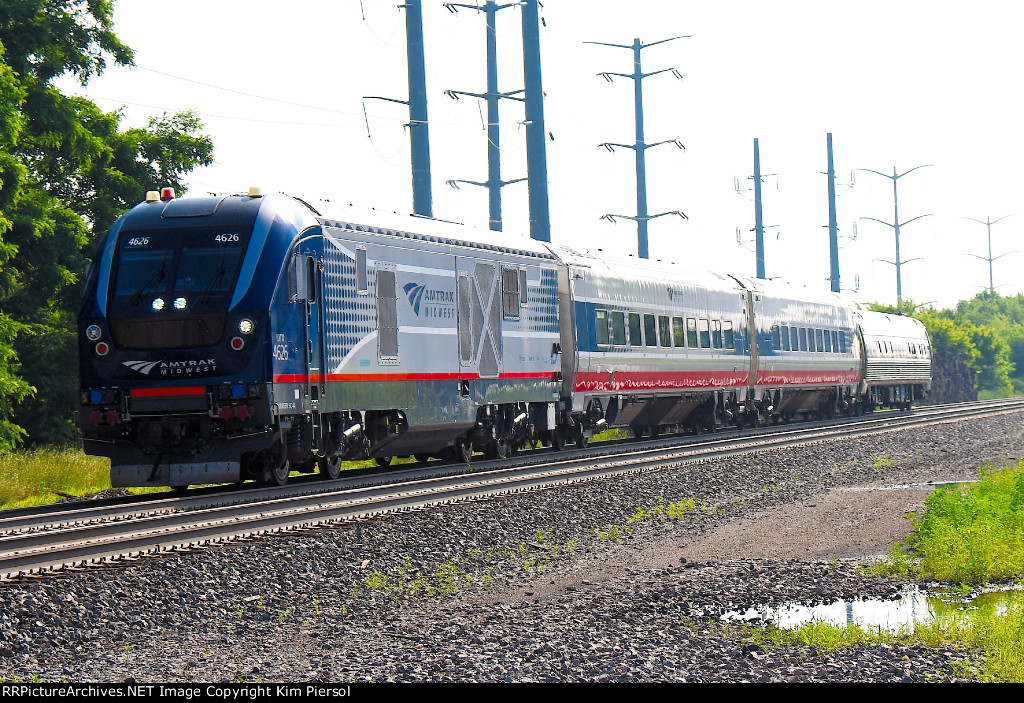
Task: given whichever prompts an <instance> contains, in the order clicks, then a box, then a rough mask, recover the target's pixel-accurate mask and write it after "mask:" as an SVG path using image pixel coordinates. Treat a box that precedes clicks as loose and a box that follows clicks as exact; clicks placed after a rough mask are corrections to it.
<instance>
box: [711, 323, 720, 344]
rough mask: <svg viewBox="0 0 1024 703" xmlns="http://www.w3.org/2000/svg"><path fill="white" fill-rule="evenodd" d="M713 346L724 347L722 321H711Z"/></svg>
mask: <svg viewBox="0 0 1024 703" xmlns="http://www.w3.org/2000/svg"><path fill="white" fill-rule="evenodd" d="M711 346H712V347H714V348H715V349H721V348H722V321H721V320H712V321H711Z"/></svg>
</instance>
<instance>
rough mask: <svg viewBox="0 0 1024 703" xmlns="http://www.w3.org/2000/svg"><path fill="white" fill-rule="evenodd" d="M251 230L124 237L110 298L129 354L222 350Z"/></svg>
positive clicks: (117, 335)
mask: <svg viewBox="0 0 1024 703" xmlns="http://www.w3.org/2000/svg"><path fill="white" fill-rule="evenodd" d="M250 231H251V226H250V227H249V228H245V227H239V228H231V227H223V228H213V227H178V228H168V229H164V230H152V231H147V232H145V233H142V232H131V231H122V232H121V233H120V234H119V236H118V241H117V253H116V258H115V260H114V270H113V272H112V276H111V278H112V281H113V285H112V286H111V287H110V289H109V298H108V304H109V306H110V307H109V311H110V327H111V334H112V336H113V338H114V343H115V344H116V345H117V346H118V347H120V348H122V349H173V348H180V347H198V346H210V345H213V344H216V343H218V342H219V341H220V339H221V336H222V335H223V332H224V324H225V318H226V314H227V309H228V304H229V303H230V301H231V294H232V292H233V291H234V288H235V283H236V281H237V279H238V272H239V270H240V269H241V266H242V259H243V257H244V256H245V249H246V246H247V245H248V243H249V234H250Z"/></svg>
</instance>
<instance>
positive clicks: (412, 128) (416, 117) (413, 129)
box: [363, 0, 434, 217]
mask: <svg viewBox="0 0 1024 703" xmlns="http://www.w3.org/2000/svg"><path fill="white" fill-rule="evenodd" d="M399 7H400V8H402V9H404V10H405V35H406V46H407V50H406V56H407V62H408V70H409V99H408V100H397V99H395V98H382V97H380V96H377V95H367V96H364V98H363V99H364V100H386V101H388V102H393V103H400V104H402V105H408V106H409V143H410V151H411V157H412V211H413V213H415V214H417V215H422V216H423V217H433V209H434V208H433V197H432V195H431V190H430V135H429V134H428V130H427V71H426V62H425V59H424V57H423V10H422V7H421V3H420V0H406V3H405V4H404V5H399Z"/></svg>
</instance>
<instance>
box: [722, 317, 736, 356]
mask: <svg viewBox="0 0 1024 703" xmlns="http://www.w3.org/2000/svg"><path fill="white" fill-rule="evenodd" d="M722 329H723V330H724V331H725V348H726V349H735V348H736V334H735V333H734V332H733V331H732V322H730V321H728V320H726V321H725V322H723V323H722Z"/></svg>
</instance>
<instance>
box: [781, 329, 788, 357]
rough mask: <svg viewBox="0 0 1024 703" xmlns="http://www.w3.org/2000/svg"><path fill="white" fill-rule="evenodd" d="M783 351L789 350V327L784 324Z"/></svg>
mask: <svg viewBox="0 0 1024 703" xmlns="http://www.w3.org/2000/svg"><path fill="white" fill-rule="evenodd" d="M782 351H789V327H788V326H787V325H783V326H782Z"/></svg>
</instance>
